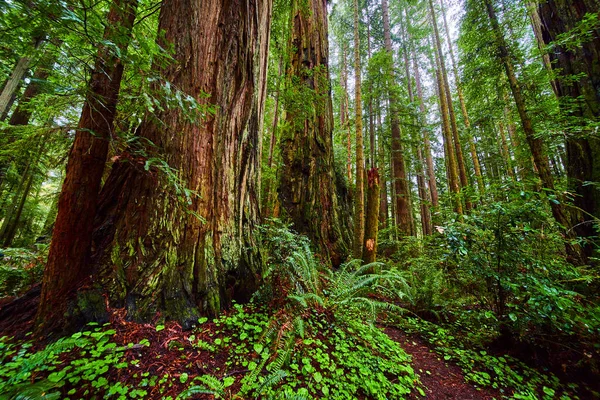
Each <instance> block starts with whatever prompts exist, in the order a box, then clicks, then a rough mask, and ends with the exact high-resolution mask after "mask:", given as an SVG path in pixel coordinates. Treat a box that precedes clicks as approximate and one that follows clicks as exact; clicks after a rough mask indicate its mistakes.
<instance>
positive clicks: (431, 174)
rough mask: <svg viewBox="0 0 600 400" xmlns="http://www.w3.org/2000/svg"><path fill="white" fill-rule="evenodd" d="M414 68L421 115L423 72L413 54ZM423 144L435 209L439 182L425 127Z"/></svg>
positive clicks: (423, 107)
mask: <svg viewBox="0 0 600 400" xmlns="http://www.w3.org/2000/svg"><path fill="white" fill-rule="evenodd" d="M413 69H414V74H415V82H416V85H417V97H418V98H419V110H420V111H421V116H422V117H424V115H425V112H426V110H425V102H424V100H423V89H422V87H421V74H420V73H419V66H418V64H417V58H416V56H414V54H413ZM423 144H424V148H425V161H426V165H427V177H428V180H429V181H428V183H429V192H430V196H431V197H430V198H431V205H432V206H433V208H434V209H437V208H438V207H439V205H440V204H439V195H438V190H437V183H436V180H435V168H434V166H433V156H432V155H431V141H430V140H429V131H428V130H427V129H423Z"/></svg>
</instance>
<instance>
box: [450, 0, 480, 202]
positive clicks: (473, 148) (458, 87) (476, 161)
mask: <svg viewBox="0 0 600 400" xmlns="http://www.w3.org/2000/svg"><path fill="white" fill-rule="evenodd" d="M440 1H441V6H442V17H443V21H444V28H445V31H446V38H447V41H448V49H449V52H450V61H451V62H452V70H453V72H454V81H455V84H456V91H457V94H458V101H459V102H460V110H461V112H462V115H463V119H464V123H465V128H466V129H467V137H468V141H469V151H470V153H471V160H472V162H473V169H474V170H475V180H476V181H477V189H478V190H479V193H480V194H483V193H484V192H485V185H484V183H483V176H482V174H481V165H480V164H479V157H478V155H477V146H476V145H475V141H474V140H473V135H472V134H471V120H470V119H469V113H468V112H467V105H466V102H465V96H464V93H463V89H462V82H461V81H460V76H459V74H458V68H457V66H456V58H455V56H454V48H453V46H452V40H451V38H450V30H449V29H448V21H447V18H446V7H445V5H444V0H440Z"/></svg>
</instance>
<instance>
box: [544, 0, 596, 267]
mask: <svg viewBox="0 0 600 400" xmlns="http://www.w3.org/2000/svg"><path fill="white" fill-rule="evenodd" d="M538 11H539V18H540V20H541V26H540V30H541V39H542V40H543V43H542V44H543V45H548V44H551V43H552V42H554V41H555V40H557V38H558V36H559V35H564V34H567V33H568V32H570V31H572V30H574V29H575V28H576V27H577V25H578V24H579V23H580V22H581V21H582V20H583V19H584V17H585V15H586V14H588V13H590V14H591V15H592V16H594V18H595V19H596V25H595V27H597V26H598V25H597V20H598V13H599V12H600V2H598V1H597V0H570V1H566V0H549V1H541V2H539V5H538ZM545 56H548V57H549V58H550V61H552V67H553V68H554V69H555V70H556V72H557V73H558V77H557V79H556V80H555V81H554V85H553V87H554V89H555V90H556V95H557V96H558V98H559V101H560V104H561V110H562V111H563V112H564V113H565V115H566V116H567V121H568V122H569V125H568V126H567V135H566V137H567V140H566V146H565V147H566V150H567V162H566V170H567V179H568V184H569V189H570V190H571V191H572V192H574V193H575V195H576V196H575V201H574V202H575V206H576V207H577V208H576V209H573V210H572V212H571V215H572V223H573V225H574V227H573V229H574V230H575V232H576V233H577V235H578V236H580V237H590V236H595V232H594V219H596V220H597V219H598V218H599V217H600V189H599V188H598V185H597V183H598V182H600V139H599V138H598V134H597V133H595V128H591V127H590V126H587V125H588V124H590V125H593V124H596V123H597V122H598V119H599V118H600V30H598V29H595V30H593V31H592V32H591V35H590V36H589V38H588V39H587V40H582V41H581V43H580V44H579V45H578V46H571V47H568V48H567V47H566V46H565V45H559V44H557V45H554V46H553V47H552V51H550V52H549V54H548V55H545ZM574 76H578V78H577V79H575V80H573V77H574ZM585 249H586V254H587V255H588V256H589V255H591V250H592V246H591V244H589V245H588V246H586V247H585Z"/></svg>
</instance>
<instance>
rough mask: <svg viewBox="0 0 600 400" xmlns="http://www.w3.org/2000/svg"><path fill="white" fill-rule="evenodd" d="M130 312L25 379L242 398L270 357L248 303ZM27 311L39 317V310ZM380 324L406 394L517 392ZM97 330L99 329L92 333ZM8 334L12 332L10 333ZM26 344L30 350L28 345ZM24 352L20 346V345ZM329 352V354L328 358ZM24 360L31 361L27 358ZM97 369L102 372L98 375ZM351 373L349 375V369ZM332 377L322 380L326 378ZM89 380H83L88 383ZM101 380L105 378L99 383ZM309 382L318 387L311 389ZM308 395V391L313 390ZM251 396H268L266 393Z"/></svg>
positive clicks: (94, 393)
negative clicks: (191, 321)
mask: <svg viewBox="0 0 600 400" xmlns="http://www.w3.org/2000/svg"><path fill="white" fill-rule="evenodd" d="M23 300H24V301H25V303H26V304H27V305H28V306H30V307H31V308H35V300H33V299H30V298H27V297H26V298H25V299H23ZM1 308H2V307H1V306H0V309H1ZM0 313H1V311H0ZM125 313H126V312H125V310H123V309H114V310H112V314H111V315H112V316H111V320H110V324H107V325H106V326H105V327H103V328H101V327H89V328H87V330H88V332H84V333H83V335H84V338H85V336H86V335H87V336H88V337H89V338H91V337H94V335H99V336H98V338H99V340H98V342H97V343H92V344H91V345H90V344H89V343H87V344H79V343H77V342H76V343H77V344H76V345H75V346H76V347H75V348H74V350H72V351H67V352H59V353H57V354H58V355H56V356H55V358H54V361H52V360H53V359H52V357H50V358H49V360H50V361H48V362H47V365H48V366H50V368H48V369H47V371H46V370H44V368H41V369H40V370H35V371H33V374H32V376H31V377H27V379H26V380H25V382H27V380H29V381H31V382H33V381H35V380H38V379H42V380H48V379H50V380H52V379H51V378H52V375H53V374H52V373H51V374H50V375H49V372H50V371H52V370H55V371H60V370H61V368H63V370H64V371H68V372H66V375H65V376H64V378H63V377H62V376H61V377H60V379H63V381H62V382H61V381H60V379H59V380H58V382H55V383H56V385H55V386H54V387H53V388H52V389H56V390H59V391H60V392H61V393H62V394H63V396H64V394H68V395H70V396H71V397H70V398H82V399H87V398H104V397H110V396H111V395H116V396H118V395H119V393H121V394H123V393H126V394H128V396H129V397H119V398H147V399H158V398H167V399H178V398H180V396H181V394H182V393H183V392H184V391H186V390H187V389H189V388H190V387H193V385H203V386H204V387H206V386H207V385H206V383H207V382H208V381H202V378H203V377H207V376H210V377H211V378H213V377H214V378H215V382H217V383H215V386H214V387H212V388H211V387H208V389H207V391H208V392H210V391H213V392H215V393H216V392H220V393H221V395H220V396H219V395H216V396H215V395H214V394H207V393H195V394H193V395H192V396H190V397H189V398H194V399H218V398H225V399H244V398H250V397H245V395H241V396H240V394H239V393H241V392H243V388H242V386H243V385H244V378H245V377H246V376H249V375H250V374H251V371H252V370H253V369H255V368H256V365H257V364H258V365H260V360H261V357H262V358H263V359H264V358H265V357H264V356H265V354H266V353H265V352H262V354H261V351H262V345H261V344H260V343H261V340H262V339H261V337H262V336H263V335H262V334H261V333H259V331H260V330H261V329H267V325H266V324H267V319H264V318H263V317H266V315H263V314H261V313H260V312H258V313H257V312H256V311H253V310H251V309H248V308H246V307H237V309H236V310H235V311H234V310H232V312H229V313H226V314H225V315H223V316H222V317H220V318H218V319H215V320H213V321H208V320H206V319H202V321H199V322H200V325H199V327H197V328H195V329H194V330H192V331H189V330H183V329H182V328H181V326H180V325H179V324H177V323H175V322H166V323H161V321H160V316H158V315H157V319H156V321H154V322H153V323H147V324H140V323H135V322H131V321H127V320H126V317H125ZM29 315H30V316H33V315H34V313H30V314H29ZM23 317H24V318H18V319H17V321H18V325H17V326H13V328H17V329H13V330H12V332H10V334H11V335H15V334H16V335H17V336H21V337H24V338H25V339H26V340H27V335H24V331H21V332H19V330H22V329H27V330H29V329H30V328H31V325H29V324H28V323H27V322H30V321H25V320H24V319H26V318H27V317H26V315H23ZM319 318H321V317H319ZM259 328H260V329H259ZM109 329H110V331H109V332H110V333H109V334H108V335H107V337H105V338H104V339H102V337H103V336H102V333H101V332H102V331H107V330H109ZM379 329H380V330H381V331H383V333H385V335H387V337H389V338H390V339H391V340H392V341H393V342H396V343H398V344H399V345H400V346H401V347H402V349H403V350H404V351H405V352H406V354H407V355H408V356H410V358H407V359H406V360H407V362H406V366H407V367H412V369H413V370H414V373H415V375H414V377H416V379H415V380H414V382H415V384H416V386H415V387H413V389H412V390H411V392H410V394H409V395H408V396H407V397H408V398H410V399H421V398H426V399H432V400H438V399H461V400H470V399H482V400H488V399H501V398H505V397H506V396H508V397H512V396H511V393H513V392H512V391H511V390H495V389H492V388H490V387H489V386H487V387H486V385H476V384H474V383H472V382H469V379H468V378H467V374H468V373H469V372H470V371H468V370H465V369H464V366H463V368H461V367H460V366H459V365H458V364H457V363H455V362H454V361H455V360H454V359H450V358H449V357H448V358H447V357H445V356H444V355H443V353H440V349H439V348H436V347H435V346H434V345H433V344H431V343H430V342H428V341H427V340H425V338H424V337H423V336H421V335H420V334H419V333H418V332H414V331H411V330H410V329H408V330H405V329H403V328H399V327H395V326H390V325H386V326H380V327H379ZM92 331H93V332H95V333H92ZM253 332H256V334H255V335H253ZM4 333H8V332H6V331H5V332H4ZM2 335H3V333H2V332H0V337H1V336H2ZM76 335H78V336H75V335H74V336H73V337H76V338H78V339H77V340H79V338H81V334H76ZM242 335H245V336H246V337H247V338H246V339H241V338H242V337H244V336H242ZM385 335H384V336H385ZM317 337H321V339H322V340H323V341H327V340H328V339H327V338H325V337H322V336H321V335H320V334H319V335H318V336H317ZM317 337H315V338H317ZM316 340H317V341H318V340H319V339H316ZM375 340H377V339H375ZM379 340H380V339H379ZM296 341H297V342H296V343H300V348H301V349H303V350H301V351H306V349H308V348H310V346H303V345H302V342H304V344H306V339H305V340H301V339H299V338H298V339H296ZM7 343H8V342H7V341H6V340H5V341H4V342H3V341H2V340H0V348H2V347H3V349H0V350H3V351H5V352H6V354H10V353H9V351H10V352H12V354H16V353H17V350H18V349H22V348H23V347H13V348H11V347H10V345H7ZM22 343H27V342H26V341H25V342H21V344H19V345H17V346H22ZM98 343H99V344H98ZM106 343H109V344H111V345H112V344H114V346H108V345H107V344H106ZM329 343H332V344H333V343H335V342H334V341H331V342H329ZM7 346H8V347H7ZM86 346H87V347H86ZM325 348H327V346H325ZM25 349H27V348H26V347H25ZM106 349H108V354H109V355H110V354H111V352H114V354H115V355H118V357H115V360H114V361H110V363H112V364H110V363H107V362H105V361H103V360H104V359H107V358H108V357H105V356H106V354H107V353H106V351H107V350H106ZM110 349H113V350H110ZM115 349H116V350H115ZM18 351H19V352H21V351H22V350H18ZM28 351H30V352H31V353H32V354H34V355H35V351H38V352H41V351H43V347H42V346H40V345H39V342H37V343H36V342H35V341H34V342H33V344H32V345H31V348H30V349H28ZM295 351H296V350H295ZM94 352H96V353H97V354H98V355H97V356H96V358H94V357H92V356H90V354H92V355H93V354H94ZM1 353H2V351H0V359H2V354H1ZM6 354H5V356H6ZM306 354H307V353H302V355H299V357H305V356H306ZM312 354H313V356H315V357H314V359H317V358H318V355H319V353H312ZM331 355H332V354H331V352H330V353H329V356H331ZM86 357H87V358H86ZM292 357H294V356H292ZM117 358H118V360H117ZM382 362H383V361H382ZM378 363H379V361H376V364H378ZM24 364H25V365H26V363H24ZM82 364H83V366H82ZM86 364H88V365H90V368H88V370H86V369H85V365H86ZM252 364H254V366H252ZM259 368H260V367H259ZM317 368H319V367H317ZM69 370H70V371H69ZM98 370H100V371H101V373H100V374H98V375H96V373H97V371H98ZM90 371H91V372H90ZM321 372H323V376H325V373H326V369H322V370H321ZM346 372H347V373H349V371H346ZM18 373H19V372H18V371H17V370H14V371H10V370H9V371H2V368H0V398H3V397H2V395H3V393H2V383H3V382H2V380H3V379H7V378H8V379H10V375H11V374H18ZM54 374H56V372H55V373H54ZM7 375H8V376H7ZM309 375H310V374H309ZM296 377H298V378H299V379H300V380H299V381H298V384H299V386H298V387H306V388H308V390H310V396H311V397H307V398H327V396H325V395H323V392H322V390H323V386H321V385H319V384H318V383H320V381H319V382H317V383H315V382H314V380H312V379H311V378H308V379H306V374H304V376H302V372H300V373H298V374H297V375H296ZM71 379H73V381H72V380H71ZM294 379H295V378H294ZM326 379H327V378H323V382H325V381H326ZM411 379H412V378H411ZM86 381H87V382H86ZM409 381H410V379H409ZM77 382H79V384H77ZM84 382H85V384H82V383H84ZM98 382H101V384H100V383H98ZM219 382H220V383H219ZM4 383H6V381H5V382H4ZM73 383H75V384H73ZM209 383H210V382H209ZM311 385H314V386H313V387H311ZM276 387H277V386H275V388H276ZM276 391H277V389H275V393H276ZM361 392H362V390H361V391H359V392H358V393H355V394H354V396H355V398H359V399H369V398H375V397H372V396H369V395H366V394H365V392H362V394H360V393H361ZM259 393H260V392H259ZM515 393H517V392H515ZM306 395H309V392H308V391H307V392H306ZM251 397H252V398H266V397H262V396H259V397H255V396H251ZM542 397H543V398H548V397H546V396H539V397H538V396H535V397H527V398H532V399H535V398H542ZM8 398H11V397H10V396H9V397H8ZM42 398H44V397H42ZM182 398H185V397H182ZM398 398H399V397H398ZM519 398H523V397H519ZM549 398H552V397H549Z"/></svg>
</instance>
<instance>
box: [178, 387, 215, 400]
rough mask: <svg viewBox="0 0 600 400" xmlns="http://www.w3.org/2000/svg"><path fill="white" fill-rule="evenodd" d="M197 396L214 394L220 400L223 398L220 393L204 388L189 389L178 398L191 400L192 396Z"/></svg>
mask: <svg viewBox="0 0 600 400" xmlns="http://www.w3.org/2000/svg"><path fill="white" fill-rule="evenodd" d="M197 394H212V395H214V396H215V398H219V397H222V396H221V395H220V393H219V392H217V391H214V390H211V389H208V388H206V387H204V386H199V385H196V386H191V387H189V388H187V389H186V390H184V391H183V392H181V393H179V396H177V398H178V399H189V398H190V397H192V396H195V395H197Z"/></svg>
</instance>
